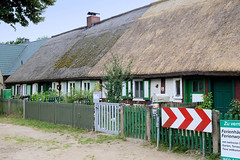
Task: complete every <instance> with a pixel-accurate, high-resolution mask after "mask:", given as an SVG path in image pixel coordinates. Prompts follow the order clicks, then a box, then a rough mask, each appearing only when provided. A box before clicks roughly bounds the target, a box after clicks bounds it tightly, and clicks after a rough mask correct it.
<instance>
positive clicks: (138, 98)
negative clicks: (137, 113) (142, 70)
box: [132, 79, 145, 101]
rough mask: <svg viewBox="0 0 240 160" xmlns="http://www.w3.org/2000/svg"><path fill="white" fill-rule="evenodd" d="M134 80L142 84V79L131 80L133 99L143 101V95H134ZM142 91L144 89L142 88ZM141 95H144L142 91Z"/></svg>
mask: <svg viewBox="0 0 240 160" xmlns="http://www.w3.org/2000/svg"><path fill="white" fill-rule="evenodd" d="M135 82H142V84H143V83H144V82H143V79H133V80H132V92H133V101H145V100H144V99H143V97H135V94H136V93H135ZM142 88H143V86H142ZM143 91H144V89H143ZM143 96H144V93H143Z"/></svg>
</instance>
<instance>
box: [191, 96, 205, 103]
mask: <svg viewBox="0 0 240 160" xmlns="http://www.w3.org/2000/svg"><path fill="white" fill-rule="evenodd" d="M202 96H203V94H192V102H203V97H202Z"/></svg>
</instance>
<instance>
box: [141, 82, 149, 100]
mask: <svg viewBox="0 0 240 160" xmlns="http://www.w3.org/2000/svg"><path fill="white" fill-rule="evenodd" d="M143 99H144V100H150V80H144V81H143Z"/></svg>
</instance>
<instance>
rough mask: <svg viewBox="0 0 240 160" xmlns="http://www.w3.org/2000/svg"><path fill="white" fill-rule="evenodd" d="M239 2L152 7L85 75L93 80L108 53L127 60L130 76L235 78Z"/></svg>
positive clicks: (174, 2) (239, 53)
mask: <svg viewBox="0 0 240 160" xmlns="http://www.w3.org/2000/svg"><path fill="white" fill-rule="evenodd" d="M239 35H240V1H236V0H169V1H163V2H158V3H155V4H153V5H152V6H151V7H150V9H149V10H148V11H147V12H146V13H144V14H143V15H142V16H141V17H140V18H139V19H138V20H137V21H136V22H135V23H134V24H133V25H132V26H131V28H129V29H128V30H127V31H126V32H125V33H124V34H123V36H121V38H120V39H119V40H118V41H117V43H115V45H114V46H113V47H112V48H111V50H110V51H109V52H108V53H107V54H106V55H105V56H104V58H102V59H101V60H100V61H99V62H98V63H97V65H95V66H94V67H93V68H92V70H91V72H90V73H89V76H91V77H92V76H95V77H99V76H101V74H102V72H101V71H102V70H103V66H104V65H103V64H104V63H106V62H107V61H108V60H109V59H111V53H118V54H119V55H120V56H121V55H123V57H124V61H125V63H126V64H127V63H128V61H129V59H133V64H132V72H133V73H134V75H135V76H136V77H141V76H142V77H146V76H147V77H159V76H160V77H162V76H183V75H237V76H239V75H240V36H239Z"/></svg>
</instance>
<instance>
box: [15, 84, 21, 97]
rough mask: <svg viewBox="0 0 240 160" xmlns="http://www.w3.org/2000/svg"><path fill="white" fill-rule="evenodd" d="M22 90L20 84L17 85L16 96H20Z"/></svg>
mask: <svg viewBox="0 0 240 160" xmlns="http://www.w3.org/2000/svg"><path fill="white" fill-rule="evenodd" d="M20 89H21V87H20V84H16V92H15V94H16V95H20Z"/></svg>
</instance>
